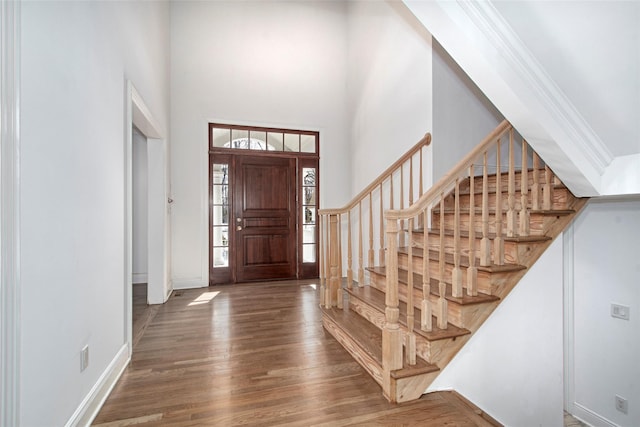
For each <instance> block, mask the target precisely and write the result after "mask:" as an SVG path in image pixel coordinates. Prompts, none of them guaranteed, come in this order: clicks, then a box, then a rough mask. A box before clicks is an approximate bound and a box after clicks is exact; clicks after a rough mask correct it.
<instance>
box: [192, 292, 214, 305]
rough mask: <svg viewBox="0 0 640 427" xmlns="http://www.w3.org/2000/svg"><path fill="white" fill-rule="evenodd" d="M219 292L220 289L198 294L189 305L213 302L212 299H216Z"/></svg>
mask: <svg viewBox="0 0 640 427" xmlns="http://www.w3.org/2000/svg"><path fill="white" fill-rule="evenodd" d="M219 293H220V291H214V292H203V293H201V294H200V296H198V297H197V298H196V299H194V300H193V301H191V302H190V303H189V304H188V305H189V306H192V305H201V304H207V303H209V302H211V300H212V299H214V298H215V297H216V296H217V295H218V294H219Z"/></svg>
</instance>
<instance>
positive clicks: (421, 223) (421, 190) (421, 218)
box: [418, 147, 427, 229]
mask: <svg viewBox="0 0 640 427" xmlns="http://www.w3.org/2000/svg"><path fill="white" fill-rule="evenodd" d="M423 150H424V147H423V148H420V169H419V172H418V173H419V175H420V181H419V182H418V193H419V194H418V199H419V198H420V197H422V195H423V194H424V185H423V183H422V181H424V174H423V172H422V151H423ZM418 227H419V228H424V229H426V228H427V221H426V217H425V216H423V215H422V214H420V216H419V217H418Z"/></svg>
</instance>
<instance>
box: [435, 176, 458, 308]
mask: <svg viewBox="0 0 640 427" xmlns="http://www.w3.org/2000/svg"><path fill="white" fill-rule="evenodd" d="M455 185H456V187H455V193H454V196H455V200H454V213H453V218H454V219H453V221H454V222H453V271H452V272H451V285H452V287H451V292H452V295H453V296H454V297H456V298H461V297H462V270H461V269H460V179H459V178H456V184H455ZM440 238H441V239H442V240H444V236H441V237H440Z"/></svg>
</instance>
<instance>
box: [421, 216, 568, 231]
mask: <svg viewBox="0 0 640 427" xmlns="http://www.w3.org/2000/svg"><path fill="white" fill-rule="evenodd" d="M432 217H433V219H432V223H431V224H432V225H431V228H432V229H439V227H440V213H439V212H434V213H433V214H432ZM454 218H455V216H454V214H453V212H446V213H445V215H444V227H445V229H447V230H453V228H454ZM518 220H519V219H518V216H517V213H516V223H515V227H514V230H515V235H517V234H518V233H517V232H518V229H519V226H520V224H519V222H518ZM555 220H556V217H555V216H549V215H542V214H539V213H531V214H530V216H529V234H530V235H531V236H544V235H545V232H546V230H547V229H548V227H549V226H550V225H551V224H552V223H553V221H555ZM473 224H474V230H475V232H476V233H480V235H482V215H481V214H480V212H476V215H475V216H474V221H473ZM488 225H489V233H496V218H495V215H493V214H491V215H490V216H489V220H488ZM460 228H461V230H468V228H469V214H468V213H460ZM502 233H503V235H506V233H507V213H506V212H503V214H502Z"/></svg>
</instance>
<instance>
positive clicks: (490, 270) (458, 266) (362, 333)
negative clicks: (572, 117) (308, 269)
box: [319, 122, 586, 402]
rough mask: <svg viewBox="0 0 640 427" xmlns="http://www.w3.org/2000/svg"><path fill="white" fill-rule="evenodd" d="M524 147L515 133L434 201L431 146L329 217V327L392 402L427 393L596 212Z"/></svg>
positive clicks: (481, 153) (494, 139)
mask: <svg viewBox="0 0 640 427" xmlns="http://www.w3.org/2000/svg"><path fill="white" fill-rule="evenodd" d="M514 138H515V132H514V130H513V128H512V127H511V125H510V124H509V123H508V122H503V123H502V124H501V125H500V126H499V127H498V128H497V129H496V130H495V131H494V132H492V134H491V135H489V136H488V137H487V138H486V139H485V140H484V141H483V142H482V143H481V144H480V145H479V146H478V147H477V148H476V149H475V150H474V151H473V152H472V153H470V154H469V155H468V156H467V157H466V158H465V159H463V160H462V161H461V162H460V163H459V164H458V165H457V166H456V168H454V170H452V172H450V173H449V174H448V175H447V176H445V178H443V180H441V181H440V182H439V183H438V184H436V185H435V186H433V187H432V188H431V189H428V190H427V191H426V192H424V193H423V192H422V184H421V183H422V149H423V147H424V146H426V145H428V143H430V136H429V135H427V137H426V138H425V140H423V141H421V144H422V145H420V144H419V145H418V146H416V147H414V149H413V152H411V151H410V152H409V153H407V155H406V156H405V157H404V158H403V159H401V160H400V161H398V162H396V164H394V165H393V166H392V168H390V169H388V170H387V171H385V173H383V175H381V177H380V178H379V179H378V180H377V181H376V182H374V183H373V184H372V185H371V186H369V187H368V188H367V189H365V191H363V192H362V193H361V194H360V195H358V196H357V197H356V198H355V199H354V201H353V202H352V203H350V204H349V205H347V206H345V207H344V208H342V209H337V210H322V211H320V212H319V213H320V215H321V218H320V225H321V227H322V230H323V231H322V233H321V235H322V239H321V247H322V254H321V256H322V257H321V271H322V276H321V279H322V280H321V283H322V307H323V308H322V310H323V325H324V327H325V328H326V330H327V331H329V332H330V333H331V334H332V335H333V336H334V337H335V338H336V339H337V340H338V341H339V342H340V343H341V344H342V345H343V346H344V348H345V349H347V351H349V352H350V353H351V355H352V356H353V357H354V359H356V360H357V361H358V362H359V363H360V364H361V365H362V366H363V367H364V369H365V370H366V371H367V372H369V374H370V375H371V376H372V377H373V378H374V379H375V380H376V381H377V382H378V383H379V384H380V385H381V387H382V389H383V393H384V395H385V396H386V397H387V398H388V399H389V400H390V401H393V402H405V401H409V400H414V399H417V398H419V397H420V395H422V394H423V393H424V391H425V390H426V389H427V387H428V386H429V384H431V382H432V381H433V380H434V379H435V378H436V376H437V375H438V374H439V372H440V370H442V369H443V368H444V367H445V366H446V365H447V363H449V361H450V360H451V359H452V358H453V357H454V356H455V354H456V353H457V352H458V351H459V350H460V349H461V348H462V347H463V346H464V345H465V343H466V342H467V341H468V340H469V338H470V336H471V335H472V334H473V333H474V332H476V331H477V330H478V329H479V328H480V326H481V325H482V324H483V322H484V321H485V320H486V319H487V318H488V317H489V315H490V314H491V313H492V312H493V310H494V309H495V308H496V307H497V306H498V304H500V302H501V301H502V300H503V299H504V298H505V297H506V296H507V294H508V293H509V292H510V291H511V290H512V289H513V288H514V286H515V285H516V284H517V283H518V281H519V280H520V279H521V278H522V277H523V276H524V275H525V274H526V272H527V270H528V269H529V268H530V267H531V266H532V265H533V264H534V263H535V262H536V260H537V259H538V258H539V257H540V256H541V255H542V253H543V252H544V251H545V250H546V248H547V247H548V246H549V245H550V244H551V242H552V241H553V239H554V238H555V237H556V236H558V235H559V234H560V233H561V232H562V231H563V230H564V229H565V227H566V226H567V225H568V224H569V223H570V222H571V221H572V220H573V218H574V217H575V215H576V213H577V212H578V211H580V209H581V208H582V207H583V206H584V205H585V203H586V199H578V198H576V197H574V196H573V195H572V194H571V192H570V191H569V190H568V189H567V188H566V187H565V186H564V185H563V184H562V183H561V182H560V181H559V180H558V179H557V178H556V177H555V176H554V175H553V173H552V172H551V170H550V169H549V168H548V167H546V166H544V165H542V164H541V160H540V159H539V158H538V156H537V154H536V153H535V152H533V150H532V149H531V148H530V147H529V146H528V145H527V144H526V142H525V141H522V143H521V144H514ZM505 147H506V148H505ZM518 147H519V148H520V151H519V152H518ZM492 150H494V151H492ZM503 153H507V157H508V159H507V160H506V161H505V160H503V159H501V155H502V154H503ZM418 154H419V164H420V168H419V169H420V177H419V178H416V177H415V176H414V174H413V170H414V167H413V164H414V162H415V161H417V160H414V159H415V158H416V156H417V155H418ZM516 155H518V156H519V157H520V161H519V162H518V166H519V167H518V166H516V162H515V160H514V158H515V157H516ZM490 158H494V159H495V165H500V167H498V166H495V165H494V166H493V169H494V171H491V172H490V169H491V165H490V164H489V161H488V159H490ZM406 164H408V165H409V166H408V167H406V166H404V165H406ZM407 169H408V170H407ZM394 178H395V181H396V183H397V182H398V181H400V188H399V190H398V189H396V190H395V193H394V183H393V182H394ZM405 181H407V182H409V185H404V182H405ZM416 181H420V188H419V191H418V197H417V201H416V202H415V203H414V201H413V198H414V196H415V195H414V188H413V187H414V182H416ZM405 187H409V188H408V189H407V188H405ZM398 192H399V193H400V195H398V194H397V193H398ZM405 192H406V193H408V194H407V195H406V196H405ZM387 199H388V203H387V204H386V205H385V203H384V202H383V200H387ZM404 200H408V201H409V203H408V205H407V207H406V208H405V207H404ZM378 201H379V202H378ZM398 202H399V204H400V209H397V210H394V209H393V207H394V204H396V203H398ZM378 203H379V206H374V204H378ZM383 224H384V229H383ZM376 226H379V229H378V230H377V231H376ZM352 229H355V230H357V231H355V232H354V231H352ZM363 230H366V231H363ZM354 235H357V237H354ZM345 237H346V238H345ZM385 237H386V238H385ZM376 240H379V241H380V244H379V247H378V248H376V247H374V246H375V245H374V242H375V241H376ZM354 241H356V244H355V245H354V244H353V243H354ZM367 242H368V249H367V258H366V259H365V258H364V256H363V253H364V251H365V250H364V249H365V246H367ZM353 246H357V261H356V263H357V267H356V270H357V279H354V277H353V276H354V273H353V270H354V269H353V264H354V262H353V258H354V256H353V255H354V251H353ZM376 249H377V250H376ZM376 252H377V253H378V257H377V258H378V259H377V261H376V260H375V258H376V257H375V254H376ZM344 260H346V273H347V274H346V276H344V275H343V271H344V270H345V269H344V266H343V262H344Z"/></svg>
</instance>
